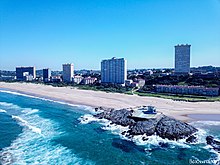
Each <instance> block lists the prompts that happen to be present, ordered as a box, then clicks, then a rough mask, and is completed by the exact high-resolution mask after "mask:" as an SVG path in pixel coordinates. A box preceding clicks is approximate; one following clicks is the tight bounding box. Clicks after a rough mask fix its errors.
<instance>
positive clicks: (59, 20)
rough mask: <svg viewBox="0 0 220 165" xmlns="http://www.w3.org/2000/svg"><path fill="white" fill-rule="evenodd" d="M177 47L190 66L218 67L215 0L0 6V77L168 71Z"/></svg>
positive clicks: (47, 0)
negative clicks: (66, 68)
mask: <svg viewBox="0 0 220 165" xmlns="http://www.w3.org/2000/svg"><path fill="white" fill-rule="evenodd" d="M177 44H191V45H192V46H191V66H192V67H196V66H207V65H212V66H220V0H0V70H15V67H16V66H36V68H37V69H42V68H51V69H52V70H61V69H62V64H63V63H74V68H75V69H77V70H78V69H93V70H94V69H100V65H101V60H103V59H108V58H112V57H118V58H120V57H124V58H125V59H127V61H128V69H135V68H137V69H140V68H173V67H174V46H175V45H177Z"/></svg>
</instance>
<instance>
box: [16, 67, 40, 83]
mask: <svg viewBox="0 0 220 165" xmlns="http://www.w3.org/2000/svg"><path fill="white" fill-rule="evenodd" d="M35 78H36V69H35V67H34V66H30V67H16V80H19V81H32V80H34V79H35Z"/></svg>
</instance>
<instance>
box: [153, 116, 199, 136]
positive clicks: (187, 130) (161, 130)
mask: <svg viewBox="0 0 220 165" xmlns="http://www.w3.org/2000/svg"><path fill="white" fill-rule="evenodd" d="M196 131H197V129H196V128H194V127H193V126H191V125H189V124H187V123H184V122H181V121H179V120H176V119H173V118H170V117H168V116H164V117H162V119H161V120H160V121H159V122H158V123H157V126H156V133H157V135H159V136H160V137H162V138H167V139H169V140H178V139H182V138H185V137H188V136H190V135H192V134H193V133H195V132H196Z"/></svg>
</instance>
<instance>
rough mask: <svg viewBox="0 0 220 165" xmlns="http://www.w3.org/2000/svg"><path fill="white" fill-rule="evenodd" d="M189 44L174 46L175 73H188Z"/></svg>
mask: <svg viewBox="0 0 220 165" xmlns="http://www.w3.org/2000/svg"><path fill="white" fill-rule="evenodd" d="M190 47H191V45H188V44H186V45H176V46H175V74H189V72H190Z"/></svg>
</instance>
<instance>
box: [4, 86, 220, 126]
mask: <svg viewBox="0 0 220 165" xmlns="http://www.w3.org/2000/svg"><path fill="white" fill-rule="evenodd" d="M1 88H2V89H5V90H8V91H12V92H18V93H21V94H26V95H30V96H35V97H40V98H44V99H49V100H53V101H58V102H59V101H60V102H64V103H67V104H73V105H76V106H77V105H78V106H79V105H80V106H89V107H92V108H95V107H104V108H114V109H121V108H129V107H136V106H143V105H152V106H155V107H156V109H157V111H158V112H162V113H163V114H165V115H167V116H170V117H174V118H176V119H178V120H181V121H186V122H192V121H198V120H201V119H195V118H193V117H192V116H191V117H190V115H192V114H193V115H194V114H195V115H204V114H209V115H214V114H219V115H220V102H184V101H173V100H170V99H163V98H153V97H147V96H146V97H143V96H134V95H125V94H120V93H106V92H102V91H90V90H80V89H75V88H71V87H53V86H47V85H42V84H31V83H5V82H0V89H1Z"/></svg>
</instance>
